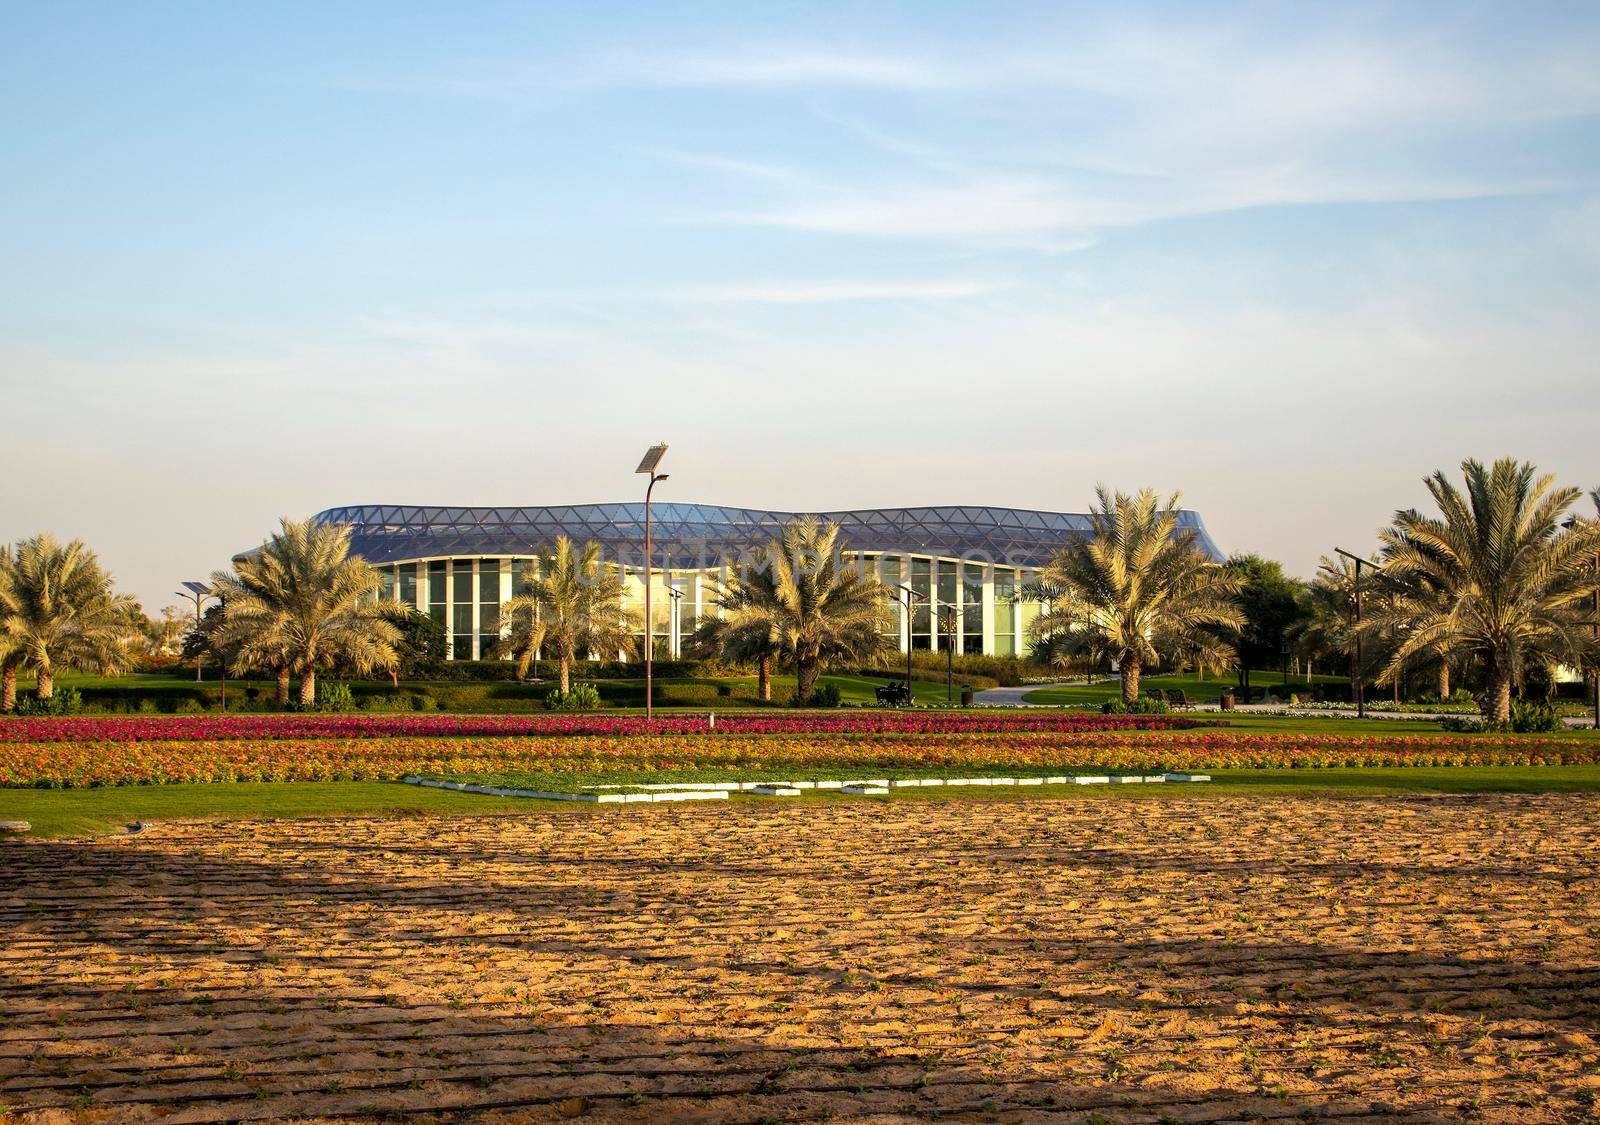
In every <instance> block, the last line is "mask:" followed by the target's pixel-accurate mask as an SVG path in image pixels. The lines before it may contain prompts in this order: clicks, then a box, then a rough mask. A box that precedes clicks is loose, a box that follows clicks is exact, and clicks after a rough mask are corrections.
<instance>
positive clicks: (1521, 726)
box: [1439, 699, 1565, 734]
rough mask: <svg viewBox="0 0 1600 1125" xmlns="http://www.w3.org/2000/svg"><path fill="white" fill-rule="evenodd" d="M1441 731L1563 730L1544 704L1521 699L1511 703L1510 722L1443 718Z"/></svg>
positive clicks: (1549, 731)
mask: <svg viewBox="0 0 1600 1125" xmlns="http://www.w3.org/2000/svg"><path fill="white" fill-rule="evenodd" d="M1439 726H1440V728H1441V729H1443V730H1448V731H1453V732H1455V733H1456V734H1508V733H1510V734H1549V733H1551V732H1552V731H1559V730H1564V729H1565V724H1564V723H1562V721H1561V716H1559V715H1557V714H1556V713H1555V712H1554V711H1553V710H1551V709H1550V707H1549V705H1548V704H1545V703H1528V702H1525V701H1524V700H1521V699H1513V700H1512V701H1511V721H1510V722H1508V723H1491V722H1488V721H1487V720H1484V719H1457V718H1445V719H1440V720H1439Z"/></svg>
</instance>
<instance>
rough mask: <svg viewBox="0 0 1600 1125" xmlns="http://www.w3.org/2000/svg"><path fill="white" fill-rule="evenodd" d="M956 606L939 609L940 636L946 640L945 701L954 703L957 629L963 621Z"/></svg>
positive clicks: (943, 606) (944, 606)
mask: <svg viewBox="0 0 1600 1125" xmlns="http://www.w3.org/2000/svg"><path fill="white" fill-rule="evenodd" d="M956 613H957V610H956V607H955V606H954V605H942V606H940V607H939V635H940V636H941V637H943V638H944V652H945V658H944V659H945V664H944V701H945V702H946V703H954V702H955V699H956V686H955V685H956V635H957V634H956V629H957V626H959V625H960V624H961V619H960V618H959V617H957V616H956Z"/></svg>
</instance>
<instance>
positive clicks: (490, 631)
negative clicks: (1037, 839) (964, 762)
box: [316, 504, 1221, 660]
mask: <svg viewBox="0 0 1600 1125" xmlns="http://www.w3.org/2000/svg"><path fill="white" fill-rule="evenodd" d="M653 510H654V513H655V516H656V525H655V534H656V536H657V549H658V557H659V558H660V559H661V560H662V561H663V562H664V563H665V564H666V569H665V573H663V571H662V570H661V569H658V570H657V571H656V573H655V575H654V578H655V581H654V582H653V584H652V590H651V594H652V602H653V603H654V605H653V608H654V613H653V615H652V616H653V617H654V622H653V625H654V629H653V634H654V637H655V639H656V641H657V645H656V650H657V651H658V652H681V651H682V644H683V640H684V638H686V637H687V636H688V635H689V634H690V633H692V632H693V631H694V629H695V627H696V626H697V625H699V624H700V623H701V622H703V621H704V620H705V618H706V617H707V616H709V615H715V614H717V613H718V612H720V611H719V610H718V609H717V608H716V606H715V601H714V599H715V596H716V592H717V590H718V588H719V585H720V583H721V582H722V581H723V580H725V576H726V566H727V561H726V560H729V559H737V558H740V557H741V556H748V555H749V554H750V553H751V552H752V551H754V550H756V549H757V548H758V547H759V546H761V545H763V544H765V543H766V542H767V541H769V540H770V539H771V537H772V536H773V535H774V534H776V532H777V530H778V529H779V528H780V527H781V525H782V521H783V520H785V519H788V518H790V517H789V514H787V513H775V512H765V511H757V510H753V509H742V508H717V507H712V506H709V505H696V504H677V505H673V504H656V505H653ZM819 515H822V516H823V517H824V518H828V519H833V520H835V521H836V522H838V523H839V524H840V527H841V536H840V538H841V541H842V542H843V543H844V544H845V546H846V552H847V553H846V562H847V564H850V565H859V566H860V567H861V569H862V570H863V571H865V572H866V573H868V574H869V575H872V576H874V577H876V578H877V579H878V580H879V581H881V582H883V583H884V584H885V585H886V586H889V587H897V586H899V584H900V583H902V582H904V583H907V584H909V585H910V586H911V588H912V589H913V590H914V591H915V592H916V594H917V595H918V596H917V599H916V604H915V608H914V610H913V612H912V614H911V620H910V622H909V624H908V623H907V622H906V621H905V613H904V609H903V602H901V601H900V600H899V599H896V600H895V601H894V602H893V603H892V604H893V607H894V608H893V611H892V613H891V615H890V617H889V621H888V624H887V627H886V629H885V631H884V637H885V639H886V640H888V641H889V642H890V643H891V644H892V645H893V646H894V647H895V648H897V649H899V648H902V646H904V645H905V644H906V643H907V641H906V638H907V636H909V643H910V645H911V647H912V648H914V649H919V650H924V651H926V650H929V649H934V648H944V647H947V646H951V647H954V648H955V649H956V650H957V651H960V652H968V653H978V652H991V653H995V654H997V655H1002V656H1010V655H1017V654H1022V653H1026V652H1027V650H1028V627H1029V625H1031V624H1032V622H1033V621H1034V620H1035V619H1036V618H1037V617H1038V615H1039V613H1040V612H1041V610H1042V608H1043V607H1042V606H1041V605H1040V604H1039V603H1038V602H1037V601H1036V600H1030V593H1029V590H1028V584H1029V582H1030V581H1032V580H1033V579H1034V577H1035V576H1036V574H1037V568H1038V566H1039V565H1040V564H1041V563H1042V562H1043V561H1045V560H1046V559H1047V558H1049V557H1051V556H1052V555H1053V554H1054V553H1055V552H1056V551H1058V550H1060V548H1061V546H1062V545H1064V544H1065V543H1068V542H1071V541H1073V540H1074V539H1075V538H1078V537H1081V536H1082V535H1084V534H1087V533H1088V528H1089V523H1088V520H1087V517H1083V516H1074V515H1068V514H1062V513H1048V512H1028V511H1019V510H1013V509H1005V508H906V509H886V510H872V511H858V512H843V513H819ZM642 517H643V512H642V510H641V509H640V506H639V505H628V504H601V505H586V506H578V507H571V508H515V509H498V508H496V509H488V508H406V507H383V506H374V507H366V508H339V509H332V510H330V511H328V512H324V513H322V514H321V515H320V516H318V517H316V518H317V519H319V520H321V521H323V522H326V523H341V524H348V525H350V526H351V527H352V535H353V539H352V545H353V550H354V553H356V554H357V555H359V556H360V557H362V558H365V559H367V560H368V561H369V562H371V563H372V564H373V565H374V566H375V567H376V568H377V569H378V572H379V581H380V583H381V585H380V594H381V596H382V597H384V598H386V599H393V600H394V601H397V602H399V603H401V604H404V605H412V606H417V607H419V608H421V609H423V610H425V611H426V612H427V613H428V614H429V616H430V617H432V618H433V620H434V621H436V622H438V623H439V624H440V625H441V626H442V627H444V628H445V629H446V630H447V632H448V634H449V637H450V646H449V654H450V656H451V657H452V658H453V659H458V660H464V659H471V658H479V659H489V658H493V657H495V656H496V655H497V652H496V650H497V643H496V642H497V640H498V636H499V629H500V624H501V621H502V616H503V615H502V613H501V609H500V606H501V603H502V601H503V600H504V598H505V597H507V596H516V595H520V594H522V593H523V592H524V587H525V586H526V585H527V582H528V580H529V579H530V578H531V577H533V576H534V575H535V574H536V573H537V566H538V564H537V560H536V558H535V556H536V555H537V554H538V553H539V552H540V551H542V550H545V549H547V548H548V546H549V544H550V542H551V541H552V540H553V538H554V536H555V535H556V534H566V535H570V536H572V537H573V538H574V539H575V540H577V541H578V542H584V541H586V540H594V541H596V542H597V543H599V544H600V547H601V552H602V556H603V557H605V558H606V559H607V561H608V564H609V565H613V566H614V565H617V564H618V562H619V561H632V562H637V560H638V557H639V555H638V540H639V539H642V537H643V524H642ZM1179 524H1180V528H1182V529H1183V530H1182V533H1183V534H1192V535H1194V536H1195V539H1196V542H1197V543H1198V544H1199V545H1200V546H1201V547H1202V549H1204V550H1207V551H1209V552H1211V553H1212V554H1213V557H1216V558H1219V559H1220V557H1221V556H1220V555H1219V554H1217V553H1216V552H1215V547H1214V545H1213V544H1212V543H1211V541H1210V539H1209V538H1208V537H1207V536H1206V534H1205V531H1204V525H1203V524H1202V523H1201V522H1200V520H1199V517H1198V516H1196V515H1195V514H1194V513H1192V512H1183V513H1180V521H1179ZM908 544H909V546H908ZM494 547H499V549H492V548H494ZM641 576H642V575H641V571H640V570H639V569H638V568H637V567H630V568H629V570H628V574H627V579H628V581H627V589H628V593H627V596H626V602H627V606H628V608H631V609H633V610H635V611H637V610H639V609H640V608H642V597H641V595H642V588H641V586H640V578H641ZM669 590H673V591H676V592H677V593H679V594H680V595H681V597H679V598H676V599H675V598H674V597H673V596H672V595H671V594H669V592H668V591H669ZM952 611H953V612H952ZM951 629H953V632H951V631H949V630H951ZM641 639H642V638H641Z"/></svg>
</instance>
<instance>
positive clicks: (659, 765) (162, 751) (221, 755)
mask: <svg viewBox="0 0 1600 1125" xmlns="http://www.w3.org/2000/svg"><path fill="white" fill-rule="evenodd" d="M1597 763H1600V744H1596V743H1594V742H1586V741H1580V740H1576V739H1570V738H1569V739H1562V738H1559V737H1537V736H1535V737H1530V736H1514V735H1513V736H1501V735H1481V736H1475V735H1454V736H1438V735H1418V736H1382V737H1372V736H1364V737H1352V736H1346V735H1298V734H1242V733H1234V732H1230V731H1226V730H1205V731H1195V732H1153V733H1145V734H1132V733H1125V732H1042V733H1040V732H1021V733H1013V734H1010V735H1008V736H1006V737H1002V738H995V737H992V736H990V735H987V734H972V733H963V734H903V733H890V734H883V733H853V734H834V735H822V736H819V735H816V734H806V735H787V734H776V735H747V734H738V733H731V732H730V733H726V734H722V735H707V734H705V733H699V734H676V735H658V736H656V737H651V738H641V737H629V736H618V735H573V736H568V737H551V738H539V739H527V738H505V737H482V738H416V737H409V738H359V739H356V738H346V739H296V738H278V739H258V740H248V739H235V740H227V741H188V742H184V741H155V742H131V741H130V742H61V741H56V742H28V743H16V742H11V743H5V742H0V786H33V785H38V786H52V787H53V786H92V785H140V784H162V783H169V782H184V781H223V782H226V781H344V780H353V781H361V780H372V781H382V780H394V779H398V778H401V777H404V776H406V775H408V774H425V775H430V776H436V777H444V776H452V775H456V776H460V775H469V776H480V777H481V776H487V775H493V774H505V773H598V772H603V771H604V772H614V771H621V772H633V771H667V772H671V771H678V770H708V769H728V770H733V769H738V770H743V771H750V770H761V771H764V772H766V773H769V774H774V773H781V771H783V770H785V769H817V768H821V769H828V768H846V767H863V766H870V767H874V768H883V769H953V770H960V771H963V772H965V771H971V770H981V769H991V770H992V769H1018V770H1029V769H1032V770H1041V769H1063V770H1066V769H1074V768H1076V769H1091V770H1118V769H1121V770H1148V771H1156V770H1192V769H1211V770H1215V769H1315V768H1327V767H1339V766H1546V765H1594V764H1597Z"/></svg>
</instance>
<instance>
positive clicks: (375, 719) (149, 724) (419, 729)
mask: <svg viewBox="0 0 1600 1125" xmlns="http://www.w3.org/2000/svg"><path fill="white" fill-rule="evenodd" d="M1201 725H1203V724H1202V723H1200V722H1197V721H1196V720H1194V719H1184V718H1175V717H1172V716H1168V715H1098V714H1089V713H1086V712H1072V711H1023V710H1006V711H790V712H778V713H773V712H757V713H754V714H751V713H748V712H744V713H741V712H730V713H727V714H721V715H718V716H717V718H716V726H715V731H716V733H717V734H958V733H967V732H974V733H986V734H993V733H1007V732H1017V731H1023V732H1025V731H1056V732H1078V731H1110V730H1187V729H1190V728H1193V727H1198V726H1201ZM708 727H709V721H708V718H707V715H706V714H704V713H693V714H683V713H677V714H665V715H661V716H659V717H657V718H656V719H655V721H654V723H653V725H652V726H651V727H648V728H647V727H646V726H645V720H644V717H643V716H642V715H604V714H599V715H596V714H580V715H563V714H541V715H219V716H210V715H196V716H192V717H191V716H178V715H166V716H150V717H145V716H128V717H119V716H109V717H81V718H35V719H6V720H3V721H0V745H3V744H5V743H12V742H187V741H212V740H221V739H230V738H242V739H264V738H286V739H307V738H395V737H410V738H417V737H420V738H454V737H469V736H470V737H480V736H496V735H545V736H560V735H569V736H570V735H633V734H643V733H645V732H646V731H647V730H648V731H650V732H651V733H654V734H703V733H706V732H707V730H708Z"/></svg>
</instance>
